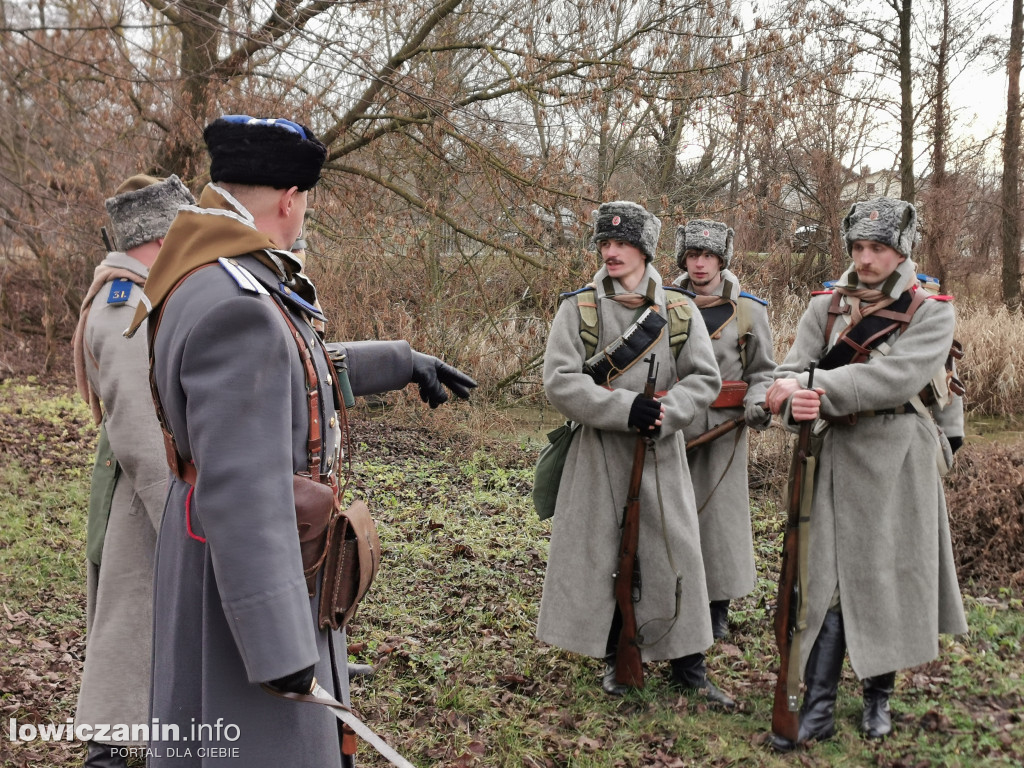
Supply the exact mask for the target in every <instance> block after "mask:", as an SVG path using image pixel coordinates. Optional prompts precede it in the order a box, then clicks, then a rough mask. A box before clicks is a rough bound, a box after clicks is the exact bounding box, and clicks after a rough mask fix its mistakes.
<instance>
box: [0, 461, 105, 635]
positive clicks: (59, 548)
mask: <svg viewBox="0 0 1024 768" xmlns="http://www.w3.org/2000/svg"><path fill="white" fill-rule="evenodd" d="M88 508H89V484H88V480H87V479H86V480H83V479H81V478H78V479H74V478H70V477H69V478H66V479H65V478H59V477H53V476H52V475H48V474H45V475H41V476H39V477H37V478H36V479H35V480H32V479H30V478H29V477H28V475H27V473H26V471H25V469H24V468H23V467H22V466H21V465H20V464H18V463H13V464H10V465H8V466H4V467H0V573H2V574H3V581H4V598H3V601H4V603H5V604H7V605H9V606H20V607H31V608H32V609H34V610H35V611H38V612H40V614H41V615H42V616H43V618H45V619H46V620H47V621H49V622H54V623H67V622H73V623H75V622H80V621H81V620H82V610H81V605H80V600H78V599H76V597H77V596H78V595H80V594H81V593H82V585H84V583H85V565H84V563H85V546H84V542H85V523H86V516H87V513H88Z"/></svg>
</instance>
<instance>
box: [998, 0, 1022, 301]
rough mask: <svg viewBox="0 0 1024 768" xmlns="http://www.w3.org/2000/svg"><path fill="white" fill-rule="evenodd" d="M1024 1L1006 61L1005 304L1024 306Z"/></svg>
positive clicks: (1017, 0)
mask: <svg viewBox="0 0 1024 768" xmlns="http://www.w3.org/2000/svg"><path fill="white" fill-rule="evenodd" d="M1022 2H1024V0H1013V15H1012V21H1011V24H1010V53H1009V56H1008V57H1007V61H1006V74H1007V78H1008V80H1009V86H1008V87H1007V94H1006V134H1005V137H1004V139H1003V200H1002V209H1003V212H1002V218H1003V222H1002V240H1003V302H1004V303H1005V304H1006V306H1007V307H1009V308H1010V309H1016V308H1017V307H1019V306H1020V303H1021V295H1020V179H1019V174H1020V127H1021V126H1020V123H1021V109H1020V70H1021V47H1022V43H1024V13H1022Z"/></svg>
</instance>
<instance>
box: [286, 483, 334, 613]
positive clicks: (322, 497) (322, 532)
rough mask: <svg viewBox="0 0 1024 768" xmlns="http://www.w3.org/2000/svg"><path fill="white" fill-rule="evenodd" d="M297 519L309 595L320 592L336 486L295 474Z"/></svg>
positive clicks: (293, 485) (303, 569)
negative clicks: (320, 573)
mask: <svg viewBox="0 0 1024 768" xmlns="http://www.w3.org/2000/svg"><path fill="white" fill-rule="evenodd" d="M292 487H293V489H294V492H295V522H296V524H297V525H298V528H299V548H300V549H301V550H302V573H303V575H305V577H306V589H307V590H308V591H309V596H310V597H312V596H313V595H315V594H316V575H317V574H318V573H319V572H320V566H322V565H323V564H324V559H325V558H326V556H327V529H328V527H329V526H330V523H331V516H332V514H333V513H334V489H333V488H332V487H331V486H330V485H328V484H326V483H321V482H318V481H316V480H314V479H313V478H311V477H308V476H306V475H293V476H292Z"/></svg>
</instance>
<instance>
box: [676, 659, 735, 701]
mask: <svg viewBox="0 0 1024 768" xmlns="http://www.w3.org/2000/svg"><path fill="white" fill-rule="evenodd" d="M670 663H671V665H672V677H671V679H670V681H669V682H670V684H671V685H673V686H675V687H677V688H681V689H683V690H684V691H694V692H697V693H700V694H701V695H703V696H704V698H705V699H706V700H707V702H708V704H711V705H713V706H716V707H721V708H722V709H725V710H733V709H736V702H735V701H733V700H732V699H731V698H729V696H728V695H726V694H725V693H723V692H722V691H720V690H719V689H718V688H716V687H715V684H714V683H712V682H711V681H710V680H709V679H708V673H707V668H706V667H705V666H704V654H703V653H691V654H690V655H689V656H681V657H679V658H678V659H672V661H671V662H670Z"/></svg>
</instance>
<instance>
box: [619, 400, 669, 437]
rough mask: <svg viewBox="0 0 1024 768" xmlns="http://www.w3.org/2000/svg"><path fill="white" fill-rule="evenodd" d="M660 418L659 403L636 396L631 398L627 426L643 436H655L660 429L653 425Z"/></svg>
mask: <svg viewBox="0 0 1024 768" xmlns="http://www.w3.org/2000/svg"><path fill="white" fill-rule="evenodd" d="M660 418H661V403H659V402H658V401H657V400H652V399H650V398H646V397H644V396H643V395H637V396H636V397H635V398H633V405H632V406H630V408H629V419H628V421H627V422H626V424H627V426H630V427H636V429H638V430H640V431H641V432H643V433H645V434H651V435H656V434H658V432H659V431H660V429H661V427H656V426H655V425H654V423H655V422H656V421H657V420H658V419H660Z"/></svg>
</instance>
